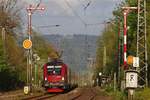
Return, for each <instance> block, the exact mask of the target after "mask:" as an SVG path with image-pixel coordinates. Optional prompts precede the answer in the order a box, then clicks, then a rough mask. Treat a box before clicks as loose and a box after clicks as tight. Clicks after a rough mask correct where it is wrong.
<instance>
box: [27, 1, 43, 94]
mask: <svg viewBox="0 0 150 100" xmlns="http://www.w3.org/2000/svg"><path fill="white" fill-rule="evenodd" d="M40 4H41V1H40V3H39V4H37V6H36V7H34V6H32V5H29V7H28V8H27V9H26V10H27V13H28V40H27V42H25V47H26V46H27V47H28V48H29V49H28V56H27V87H28V88H29V92H28V93H30V92H31V91H32V77H33V76H32V67H33V66H32V65H33V63H32V60H33V57H32V54H33V53H32V48H31V47H32V45H31V44H32V42H31V33H32V14H33V13H34V12H35V11H36V10H42V11H43V10H44V9H45V8H44V7H39V6H40Z"/></svg>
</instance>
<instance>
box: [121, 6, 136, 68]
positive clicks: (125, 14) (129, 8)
mask: <svg viewBox="0 0 150 100" xmlns="http://www.w3.org/2000/svg"><path fill="white" fill-rule="evenodd" d="M122 9H123V16H124V37H123V38H124V44H123V57H124V60H123V62H124V69H128V68H127V16H128V13H129V11H130V10H137V7H122Z"/></svg>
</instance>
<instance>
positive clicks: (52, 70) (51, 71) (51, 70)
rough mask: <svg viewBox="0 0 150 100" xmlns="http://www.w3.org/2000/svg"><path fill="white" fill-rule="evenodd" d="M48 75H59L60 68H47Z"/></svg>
mask: <svg viewBox="0 0 150 100" xmlns="http://www.w3.org/2000/svg"><path fill="white" fill-rule="evenodd" d="M47 73H48V75H61V66H47Z"/></svg>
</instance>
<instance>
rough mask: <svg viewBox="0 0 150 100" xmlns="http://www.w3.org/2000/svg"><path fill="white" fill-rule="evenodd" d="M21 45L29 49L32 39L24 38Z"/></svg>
mask: <svg viewBox="0 0 150 100" xmlns="http://www.w3.org/2000/svg"><path fill="white" fill-rule="evenodd" d="M23 47H24V48H25V49H30V48H31V47H32V41H31V40H29V39H26V40H24V41H23Z"/></svg>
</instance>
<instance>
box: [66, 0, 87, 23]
mask: <svg viewBox="0 0 150 100" xmlns="http://www.w3.org/2000/svg"><path fill="white" fill-rule="evenodd" d="M64 1H65V3H66V5H67V6H68V7H69V8H70V9H71V10H72V12H73V13H74V15H75V16H76V17H78V18H79V19H80V21H81V22H82V23H83V24H84V25H85V26H86V25H87V23H86V22H85V21H84V20H83V19H82V18H81V16H79V14H78V13H77V12H76V11H75V10H74V9H73V8H72V6H71V5H70V3H69V2H68V1H67V0H64Z"/></svg>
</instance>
